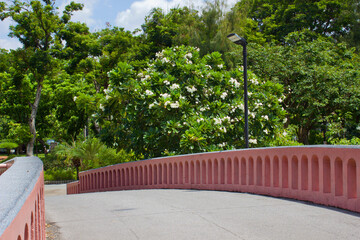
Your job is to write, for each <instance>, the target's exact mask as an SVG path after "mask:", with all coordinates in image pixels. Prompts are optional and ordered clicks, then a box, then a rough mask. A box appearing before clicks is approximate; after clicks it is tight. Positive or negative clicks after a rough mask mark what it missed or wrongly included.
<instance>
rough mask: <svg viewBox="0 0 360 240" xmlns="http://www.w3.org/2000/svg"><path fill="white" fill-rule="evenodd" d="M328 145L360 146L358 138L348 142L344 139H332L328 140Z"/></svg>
mask: <svg viewBox="0 0 360 240" xmlns="http://www.w3.org/2000/svg"><path fill="white" fill-rule="evenodd" d="M330 143H331V144H335V145H360V138H358V137H353V138H352V139H350V140H348V139H344V138H341V139H339V138H334V139H330Z"/></svg>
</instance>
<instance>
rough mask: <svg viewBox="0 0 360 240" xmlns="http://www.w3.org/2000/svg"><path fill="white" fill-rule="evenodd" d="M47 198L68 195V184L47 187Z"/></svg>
mask: <svg viewBox="0 0 360 240" xmlns="http://www.w3.org/2000/svg"><path fill="white" fill-rule="evenodd" d="M44 192H45V197H49V196H59V195H66V184H49V185H45V189H44Z"/></svg>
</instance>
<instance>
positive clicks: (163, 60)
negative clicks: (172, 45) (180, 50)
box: [161, 57, 170, 63]
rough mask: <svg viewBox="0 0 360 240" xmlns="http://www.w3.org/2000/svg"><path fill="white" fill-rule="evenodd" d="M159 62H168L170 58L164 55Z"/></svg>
mask: <svg viewBox="0 0 360 240" xmlns="http://www.w3.org/2000/svg"><path fill="white" fill-rule="evenodd" d="M161 62H162V63H168V62H170V60H169V59H167V58H166V57H165V58H163V59H161Z"/></svg>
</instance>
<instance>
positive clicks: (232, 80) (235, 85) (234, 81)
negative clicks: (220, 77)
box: [229, 78, 240, 88]
mask: <svg viewBox="0 0 360 240" xmlns="http://www.w3.org/2000/svg"><path fill="white" fill-rule="evenodd" d="M229 82H230V83H232V84H233V85H234V87H235V88H239V87H240V83H239V82H238V81H237V80H236V79H234V78H230V80H229Z"/></svg>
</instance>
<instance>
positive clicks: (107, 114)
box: [99, 46, 285, 157]
mask: <svg viewBox="0 0 360 240" xmlns="http://www.w3.org/2000/svg"><path fill="white" fill-rule="evenodd" d="M224 69H225V65H224V62H223V60H222V58H221V54H219V53H217V52H214V53H212V54H209V55H206V56H204V57H203V58H201V57H200V54H199V51H198V49H196V48H193V47H184V46H181V47H175V48H168V49H165V50H163V51H161V52H158V53H157V54H156V58H155V59H154V60H153V61H151V63H150V64H149V66H148V68H147V69H145V70H140V71H135V70H134V69H133V67H132V66H131V65H129V64H127V63H119V65H118V67H117V68H116V69H114V70H113V71H111V72H110V73H109V74H110V85H109V88H108V89H106V91H105V93H106V100H105V101H104V103H103V105H102V110H103V112H102V113H100V117H99V121H100V120H101V121H103V122H101V124H102V125H103V126H104V127H103V131H102V135H101V136H102V139H103V140H104V141H106V142H107V144H112V143H113V142H116V143H117V144H118V146H119V147H120V148H124V149H127V150H134V152H135V154H137V155H141V154H142V155H144V156H145V157H155V156H162V155H169V154H182V153H191V152H204V151H214V150H223V149H234V148H239V147H241V146H243V145H244V140H243V126H244V120H243V117H242V116H243V115H244V109H243V108H244V107H243V100H242V99H243V90H242V88H241V86H242V82H243V81H242V76H243V74H242V71H241V70H239V69H235V70H233V71H226V70H224ZM281 92H282V86H281V85H280V84H276V83H272V82H263V81H262V80H261V79H258V78H257V77H256V76H255V75H254V74H252V73H251V72H250V73H249V96H250V98H249V103H250V107H249V109H251V112H250V135H251V144H252V146H266V145H268V144H269V142H270V140H272V139H273V137H274V132H275V131H277V130H278V129H279V128H281V127H282V121H283V117H284V115H285V112H284V111H283V110H282V108H281V106H280V101H281Z"/></svg>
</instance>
